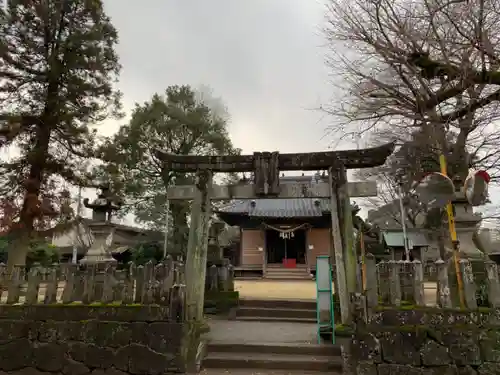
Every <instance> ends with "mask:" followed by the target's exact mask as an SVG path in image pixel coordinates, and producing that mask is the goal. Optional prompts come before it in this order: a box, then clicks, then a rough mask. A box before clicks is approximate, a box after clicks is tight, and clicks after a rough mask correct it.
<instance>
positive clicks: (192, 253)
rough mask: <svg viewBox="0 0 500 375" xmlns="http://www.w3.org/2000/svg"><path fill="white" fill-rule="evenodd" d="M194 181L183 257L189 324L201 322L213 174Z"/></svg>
mask: <svg viewBox="0 0 500 375" xmlns="http://www.w3.org/2000/svg"><path fill="white" fill-rule="evenodd" d="M196 178H197V182H196V194H195V197H194V200H193V205H192V208H191V223H190V228H189V241H188V250H187V257H186V300H187V303H186V311H187V313H186V314H187V319H188V320H197V321H201V320H202V319H203V302H204V299H205V276H206V272H207V252H208V232H209V227H210V223H209V222H210V208H211V203H210V194H209V193H210V191H211V185H212V173H211V172H210V171H200V172H198V173H197V176H196Z"/></svg>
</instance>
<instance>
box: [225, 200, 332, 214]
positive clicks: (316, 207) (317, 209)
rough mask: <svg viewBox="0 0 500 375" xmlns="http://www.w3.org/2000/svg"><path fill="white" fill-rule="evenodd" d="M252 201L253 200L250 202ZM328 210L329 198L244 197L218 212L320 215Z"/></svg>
mask: <svg viewBox="0 0 500 375" xmlns="http://www.w3.org/2000/svg"><path fill="white" fill-rule="evenodd" d="M252 202H255V203H253V204H252ZM329 210H330V204H329V199H326V198H325V199H318V198H289V199H273V198H271V199H253V200H252V199H244V200H235V201H232V202H231V203H229V204H227V205H225V206H223V207H221V208H220V209H219V210H218V213H221V214H241V215H248V216H250V217H273V218H292V217H321V216H323V215H324V214H325V213H328V212H329Z"/></svg>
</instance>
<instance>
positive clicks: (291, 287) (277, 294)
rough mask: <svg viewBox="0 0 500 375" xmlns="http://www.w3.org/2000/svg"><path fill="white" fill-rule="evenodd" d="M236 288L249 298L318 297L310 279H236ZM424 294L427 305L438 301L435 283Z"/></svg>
mask: <svg viewBox="0 0 500 375" xmlns="http://www.w3.org/2000/svg"><path fill="white" fill-rule="evenodd" d="M235 289H236V290H237V291H239V292H240V298H247V299H288V300H293V299H297V300H304V299H305V300H307V299H313V300H314V299H316V283H315V282H314V281H310V280H304V281H281V280H235ZM332 290H333V286H332ZM424 296H425V302H426V305H434V304H435V303H436V285H435V283H424Z"/></svg>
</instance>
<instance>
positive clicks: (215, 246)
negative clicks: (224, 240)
mask: <svg viewBox="0 0 500 375" xmlns="http://www.w3.org/2000/svg"><path fill="white" fill-rule="evenodd" d="M224 226H225V224H224V223H223V222H222V221H213V222H212V225H211V226H210V229H209V232H208V261H209V262H210V263H218V262H220V261H221V260H222V258H223V254H222V249H221V247H220V243H219V236H220V234H221V233H222V231H223V230H224Z"/></svg>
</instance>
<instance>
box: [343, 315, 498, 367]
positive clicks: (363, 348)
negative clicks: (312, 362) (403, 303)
mask: <svg viewBox="0 0 500 375" xmlns="http://www.w3.org/2000/svg"><path fill="white" fill-rule="evenodd" d="M364 323H366V324H359V325H357V327H356V332H355V333H354V335H353V337H352V339H351V340H350V342H349V343H347V344H346V345H343V346H342V354H343V360H344V368H343V369H344V372H343V373H344V375H399V374H407V375H497V374H499V373H500V309H498V308H497V309H484V310H481V311H479V310H457V309H442V308H420V309H411V310H402V309H382V310H378V311H375V312H374V313H373V314H372V315H371V316H370V318H369V319H368V321H367V322H364Z"/></svg>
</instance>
